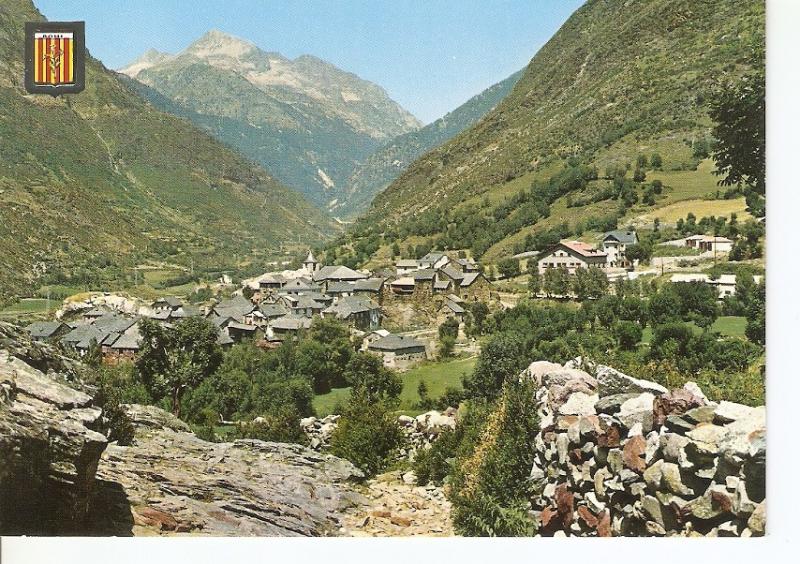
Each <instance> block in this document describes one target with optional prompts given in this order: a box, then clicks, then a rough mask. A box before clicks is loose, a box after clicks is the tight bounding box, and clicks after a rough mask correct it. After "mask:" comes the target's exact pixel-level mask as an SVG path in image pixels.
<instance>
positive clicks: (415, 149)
mask: <svg viewBox="0 0 800 564" xmlns="http://www.w3.org/2000/svg"><path fill="white" fill-rule="evenodd" d="M522 72H523V71H518V72H515V73H514V74H512V75H511V76H509V77H508V78H506V79H504V80H502V81H500V82H498V83H497V84H494V85H492V86H490V87H489V88H487V89H486V90H484V91H483V92H481V93H480V94H477V95H476V96H473V97H472V98H470V99H469V100H467V101H466V102H464V103H463V104H461V105H460V106H459V107H457V108H456V109H454V110H453V111H451V112H448V113H447V115H445V116H443V117H441V118H439V119H437V120H436V121H434V122H433V123H429V124H428V125H426V126H425V127H422V128H421V129H418V130H417V131H411V132H409V133H405V134H403V135H400V136H398V137H396V138H395V139H392V140H391V141H390V142H389V143H387V144H386V145H384V146H383V147H381V148H379V149H378V150H377V151H375V152H374V153H373V154H372V155H370V156H369V158H367V159H366V160H365V161H364V162H363V163H361V164H360V165H359V166H357V167H356V169H355V170H354V171H353V174H352V175H351V176H350V178H349V179H348V181H347V195H346V197H345V202H344V206H343V207H344V210H345V211H348V212H349V213H350V214H359V213H361V212H364V211H366V209H367V208H368V207H369V204H370V203H371V202H372V200H373V198H374V197H375V196H376V195H377V194H379V193H380V192H382V191H383V190H384V189H385V188H386V187H387V186H389V184H391V183H392V181H393V180H395V179H396V178H397V177H398V176H400V174H402V172H403V171H404V170H406V169H407V168H408V167H409V166H411V164H412V163H413V162H414V161H415V160H417V159H418V158H419V157H421V156H422V155H424V154H425V153H427V152H428V151H430V150H432V149H435V148H436V147H438V146H440V145H442V144H443V143H446V142H447V141H449V140H450V139H452V138H453V137H455V136H456V135H458V134H459V133H461V132H462V131H464V130H465V129H467V128H469V127H470V126H472V125H474V124H475V123H477V122H478V121H479V120H480V119H481V118H482V117H483V116H485V115H486V114H487V113H488V112H490V111H491V110H493V109H494V108H495V107H496V106H497V104H499V103H500V102H501V101H502V100H503V98H505V97H506V96H507V95H508V93H509V92H510V91H511V89H512V88H513V87H514V85H515V84H516V83H517V81H518V80H519V79H520V77H521V76H522Z"/></svg>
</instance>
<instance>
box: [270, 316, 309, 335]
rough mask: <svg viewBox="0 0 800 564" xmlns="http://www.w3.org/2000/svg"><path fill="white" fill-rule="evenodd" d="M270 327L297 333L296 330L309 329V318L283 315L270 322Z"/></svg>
mask: <svg viewBox="0 0 800 564" xmlns="http://www.w3.org/2000/svg"><path fill="white" fill-rule="evenodd" d="M269 325H270V327H272V328H273V329H282V330H285V331H297V330H298V329H308V328H309V327H311V318H310V317H303V316H299V315H284V316H283V317H279V318H277V319H275V320H274V321H272V322H271V323H270V324H269Z"/></svg>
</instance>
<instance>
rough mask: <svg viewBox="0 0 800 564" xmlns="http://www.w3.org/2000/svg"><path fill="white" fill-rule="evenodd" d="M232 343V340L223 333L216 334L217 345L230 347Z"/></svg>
mask: <svg viewBox="0 0 800 564" xmlns="http://www.w3.org/2000/svg"><path fill="white" fill-rule="evenodd" d="M233 343H234V340H233V339H232V338H231V336H230V335H228V334H227V333H226V332H225V331H220V332H219V334H217V344H218V345H222V346H225V345H232V344H233Z"/></svg>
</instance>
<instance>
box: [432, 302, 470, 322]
mask: <svg viewBox="0 0 800 564" xmlns="http://www.w3.org/2000/svg"><path fill="white" fill-rule="evenodd" d="M462 303H463V301H461V300H460V301H459V302H455V301H452V300H450V299H449V298H448V299H445V301H444V303H443V304H442V307H440V308H439V311H438V317H439V319H440V320H441V321H444V320H445V319H449V318H451V317H452V318H455V319H457V320H458V322H459V323H463V322H464V318H465V317H466V314H467V311H466V310H465V309H464V306H463V305H462Z"/></svg>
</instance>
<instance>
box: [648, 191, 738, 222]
mask: <svg viewBox="0 0 800 564" xmlns="http://www.w3.org/2000/svg"><path fill="white" fill-rule="evenodd" d="M690 212H691V213H693V214H694V215H695V216H696V217H697V218H698V219H700V218H703V217H711V216H712V215H713V216H716V217H720V216H722V217H729V216H730V215H731V214H732V213H735V214H736V217H737V219H738V220H739V221H744V220H747V219H750V218H751V217H752V216H751V215H750V214H749V213H748V212H747V204H745V201H744V198H736V199H733V200H683V201H681V202H675V203H674V204H669V205H667V206H664V207H661V208H657V209H655V210H653V211H651V212H648V213H645V214H642V215H639V216H637V217H636V218H635V219H634V220H633V221H634V223H636V224H638V225H646V224H650V223H652V222H653V220H654V219H655V218H658V219H659V220H660V221H661V223H669V224H673V223H675V222H677V221H678V220H679V219H685V218H686V216H687V215H688V214H689V213H690Z"/></svg>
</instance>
